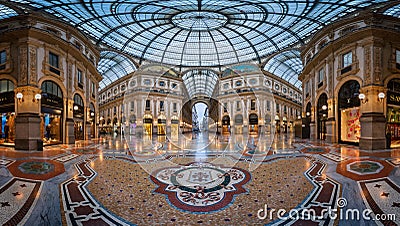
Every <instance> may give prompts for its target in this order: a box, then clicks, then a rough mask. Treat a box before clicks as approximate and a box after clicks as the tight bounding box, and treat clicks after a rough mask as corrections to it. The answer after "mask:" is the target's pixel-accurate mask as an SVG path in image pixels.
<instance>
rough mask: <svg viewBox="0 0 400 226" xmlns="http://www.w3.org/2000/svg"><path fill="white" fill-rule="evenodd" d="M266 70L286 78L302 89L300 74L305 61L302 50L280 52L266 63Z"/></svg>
mask: <svg viewBox="0 0 400 226" xmlns="http://www.w3.org/2000/svg"><path fill="white" fill-rule="evenodd" d="M264 70H265V71H268V72H270V73H272V74H274V75H276V76H279V77H281V78H282V79H285V80H286V81H288V82H289V83H291V84H293V85H294V86H296V87H297V88H299V89H301V82H300V81H299V80H298V76H299V74H300V73H301V71H302V70H303V63H302V62H301V58H300V51H298V50H288V51H284V52H281V53H278V54H277V55H275V56H274V57H272V58H271V59H270V60H268V62H267V63H266V64H265V67H264Z"/></svg>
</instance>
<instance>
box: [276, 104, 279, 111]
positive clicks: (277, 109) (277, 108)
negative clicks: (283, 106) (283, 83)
mask: <svg viewBox="0 0 400 226" xmlns="http://www.w3.org/2000/svg"><path fill="white" fill-rule="evenodd" d="M276 113H279V104H276Z"/></svg>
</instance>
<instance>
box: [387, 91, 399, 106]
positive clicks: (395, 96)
mask: <svg viewBox="0 0 400 226" xmlns="http://www.w3.org/2000/svg"><path fill="white" fill-rule="evenodd" d="M387 103H388V104H393V105H400V93H395V92H392V91H388V92H387Z"/></svg>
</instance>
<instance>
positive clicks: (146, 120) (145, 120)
mask: <svg viewBox="0 0 400 226" xmlns="http://www.w3.org/2000/svg"><path fill="white" fill-rule="evenodd" d="M143 123H153V119H151V118H145V119H143Z"/></svg>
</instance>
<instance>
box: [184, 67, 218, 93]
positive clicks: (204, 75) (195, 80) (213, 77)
mask: <svg viewBox="0 0 400 226" xmlns="http://www.w3.org/2000/svg"><path fill="white" fill-rule="evenodd" d="M182 79H183V83H184V84H185V86H186V89H187V91H188V93H189V97H190V98H191V99H192V98H193V97H196V96H206V97H211V96H212V93H213V91H214V88H215V85H216V84H217V81H218V75H217V74H216V73H215V72H214V71H212V70H198V69H195V70H191V71H188V72H186V73H185V74H184V75H183V77H182Z"/></svg>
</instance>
